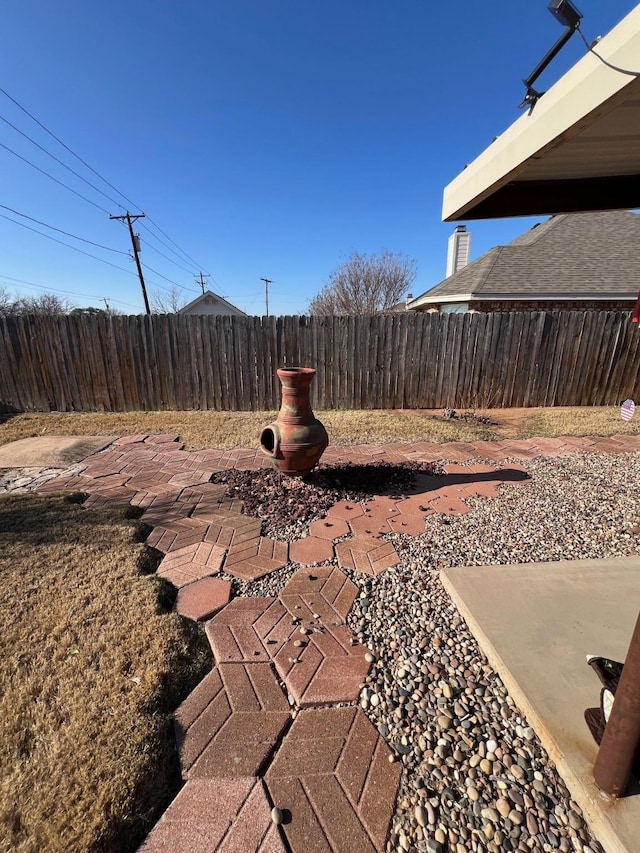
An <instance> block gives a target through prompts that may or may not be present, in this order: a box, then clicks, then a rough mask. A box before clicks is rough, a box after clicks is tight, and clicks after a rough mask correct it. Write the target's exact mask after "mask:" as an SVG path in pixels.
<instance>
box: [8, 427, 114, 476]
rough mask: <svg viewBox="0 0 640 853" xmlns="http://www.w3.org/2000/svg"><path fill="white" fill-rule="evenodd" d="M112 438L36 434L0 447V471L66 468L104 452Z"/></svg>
mask: <svg viewBox="0 0 640 853" xmlns="http://www.w3.org/2000/svg"><path fill="white" fill-rule="evenodd" d="M115 438H116V436H115V435H90V436H77V435H39V436H36V437H35V438H22V439H20V441H10V442H9V443H8V444H3V445H2V447H0V468H45V467H51V468H67V467H68V466H69V465H75V463H76V462H82V460H83V459H86V458H87V456H91V454H92V453H97V452H98V451H99V450H104V448H105V447H108V446H109V445H110V444H111V443H112V442H113V441H114V439H115Z"/></svg>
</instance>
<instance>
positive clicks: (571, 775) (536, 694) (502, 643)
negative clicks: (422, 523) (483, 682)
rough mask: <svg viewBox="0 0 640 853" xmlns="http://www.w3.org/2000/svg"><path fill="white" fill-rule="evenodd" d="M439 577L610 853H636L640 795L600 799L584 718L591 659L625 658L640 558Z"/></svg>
mask: <svg viewBox="0 0 640 853" xmlns="http://www.w3.org/2000/svg"><path fill="white" fill-rule="evenodd" d="M441 577H442V581H443V583H444V586H445V588H446V589H447V590H448V592H449V594H450V595H451V597H452V599H453V600H454V602H455V603H456V605H457V606H458V608H459V610H460V612H461V613H462V615H463V616H464V618H465V619H466V620H467V623H468V625H469V627H470V629H471V630H472V632H473V633H474V635H475V636H476V639H477V640H478V642H479V643H480V646H481V648H482V649H483V651H484V652H485V654H486V655H487V657H488V659H489V662H490V663H491V665H492V666H493V667H494V668H495V669H496V671H497V672H498V673H499V674H500V676H501V678H502V679H503V681H504V683H505V685H506V687H507V689H508V690H509V692H510V694H511V695H512V696H513V698H514V699H515V701H516V702H517V703H518V705H519V706H520V708H521V709H522V711H523V712H524V713H525V714H526V716H527V718H528V720H529V722H530V723H531V725H532V726H533V727H534V729H535V731H536V733H537V734H538V736H539V738H540V740H541V742H542V744H543V746H544V747H545V748H546V750H547V751H548V752H549V755H550V756H551V758H552V759H553V760H554V761H555V763H556V765H557V766H558V769H559V770H560V773H561V774H562V776H563V778H564V780H565V782H566V784H567V786H568V788H569V790H570V791H571V794H572V796H573V798H574V799H575V801H576V802H577V803H578V805H579V806H580V807H581V809H582V810H583V812H584V814H585V817H586V818H587V820H588V821H589V823H590V825H591V828H592V830H593V831H594V832H595V834H596V835H597V837H598V838H599V840H600V841H601V843H602V844H603V846H604V847H605V849H606V850H607V853H625V851H626V853H631V851H635V850H637V849H638V839H639V838H640V796H638V795H633V796H629V797H626V798H624V799H621V800H619V801H617V802H608V801H607V800H605V799H604V798H603V797H602V796H601V794H600V792H599V791H598V789H597V788H596V786H595V784H594V782H593V764H594V761H595V758H596V754H597V746H596V744H595V742H594V741H593V740H592V738H591V734H590V733H589V730H588V729H587V726H586V723H585V721H584V716H583V715H584V711H585V709H587V708H593V707H596V706H597V705H598V702H599V697H600V686H601V685H600V682H599V681H598V679H597V678H596V677H595V675H594V673H593V672H592V670H591V669H590V668H589V667H588V666H587V664H586V658H585V656H586V655H587V654H596V655H604V656H606V657H610V658H613V659H615V660H621V661H624V659H625V656H626V652H627V648H628V645H629V642H630V640H631V634H632V632H633V628H634V625H635V622H636V619H637V617H638V609H639V607H640V558H637V557H624V558H611V559H606V560H575V561H569V560H563V561H559V562H555V563H536V564H526V565H510V566H482V567H477V566H473V567H456V568H448V569H445V570H443V571H442V573H441Z"/></svg>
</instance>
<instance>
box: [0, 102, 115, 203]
mask: <svg viewBox="0 0 640 853" xmlns="http://www.w3.org/2000/svg"><path fill="white" fill-rule="evenodd" d="M0 121H3V122H4V123H5V124H8V125H9V127H12V128H13V129H14V130H15V131H16V132H17V133H19V134H20V136H24V138H25V139H28V140H29V142H31V143H32V145H35V146H36V148H39V149H40V151H44V153H45V154H46V155H47V156H49V157H51V159H52V160H55V161H56V163H59V164H60V165H61V166H64V168H65V169H67V170H68V171H69V172H71V174H72V175H75V176H76V178H80V180H81V181H84V183H85V184H87V186H90V187H91V189H94V190H95V191H96V192H98V193H100V195H102V196H104V197H105V198H106V199H108V200H109V201H110V202H112V203H113V204H115V205H117V206H118V207H122V205H121V204H120V202H119V201H116V200H115V199H113V198H111V196H110V195H107V193H105V192H103V191H102V190H101V189H100V187H97V186H96V185H95V184H92V183H91V181H88V180H87V179H86V178H83V177H82V175H81V174H80V173H79V172H76V170H75V169H72V168H71V166H67V164H66V163H65V162H64V161H63V160H60V158H59V157H56V155H55V154H52V153H51V151H48V150H47V149H46V148H45V147H44V146H42V145H40V143H39V142H36V141H35V139H32V138H31V137H30V136H29V135H28V134H27V133H24V132H23V131H22V130H20V128H19V127H16V126H15V124H12V123H11V122H10V121H9V120H8V119H6V118H5V117H4V116H0Z"/></svg>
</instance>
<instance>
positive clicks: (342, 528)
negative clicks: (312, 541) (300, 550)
mask: <svg viewBox="0 0 640 853" xmlns="http://www.w3.org/2000/svg"><path fill="white" fill-rule="evenodd" d="M347 533H349V525H348V524H347V522H346V521H345V519H343V518H339V517H338V516H337V515H330V516H328V517H327V518H321V519H318V521H312V522H311V524H310V525H309V536H317V537H318V539H329V540H330V541H333V540H334V539H339V538H340V537H341V536H346V535H347Z"/></svg>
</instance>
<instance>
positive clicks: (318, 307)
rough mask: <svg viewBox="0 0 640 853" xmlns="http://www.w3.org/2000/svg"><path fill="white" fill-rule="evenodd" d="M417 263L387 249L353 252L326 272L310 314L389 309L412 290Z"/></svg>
mask: <svg viewBox="0 0 640 853" xmlns="http://www.w3.org/2000/svg"><path fill="white" fill-rule="evenodd" d="M415 277H416V262H415V261H414V260H411V259H409V258H407V257H405V256H404V255H400V254H395V253H394V252H390V251H388V250H387V249H383V250H382V251H381V252H379V253H378V254H375V255H361V254H360V253H359V252H353V253H352V254H351V255H350V256H349V257H348V258H347V260H346V261H345V262H344V263H342V264H340V266H339V267H337V268H336V269H335V270H333V272H332V273H331V274H330V275H329V281H328V283H327V284H326V285H325V286H324V288H323V289H322V290H321V291H320V293H318V295H317V296H314V298H313V299H312V300H311V301H310V302H309V306H308V309H307V310H308V313H309V314H322V315H325V316H326V315H332V314H377V313H379V312H381V311H388V310H389V309H390V308H392V307H393V306H394V305H396V304H397V303H398V302H400V300H401V298H402V297H403V296H404V294H406V292H407V291H408V290H410V289H411V286H412V284H413V282H414V281H415Z"/></svg>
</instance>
